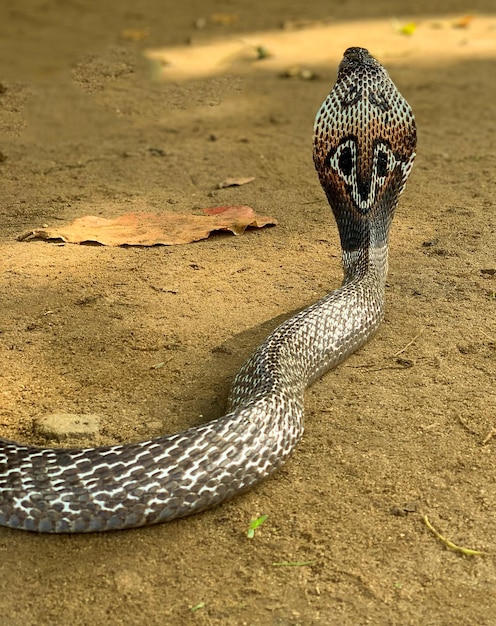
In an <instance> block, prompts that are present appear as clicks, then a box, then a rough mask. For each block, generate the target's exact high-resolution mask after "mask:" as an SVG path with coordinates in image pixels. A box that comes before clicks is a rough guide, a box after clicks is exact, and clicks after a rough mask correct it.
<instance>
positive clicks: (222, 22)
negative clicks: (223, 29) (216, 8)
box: [210, 13, 239, 26]
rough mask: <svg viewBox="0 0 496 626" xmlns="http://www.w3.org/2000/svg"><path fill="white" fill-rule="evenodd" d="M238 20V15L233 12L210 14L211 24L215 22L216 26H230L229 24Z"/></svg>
mask: <svg viewBox="0 0 496 626" xmlns="http://www.w3.org/2000/svg"><path fill="white" fill-rule="evenodd" d="M238 20H239V16H238V15H234V14H233V13H213V14H212V15H211V16H210V21H211V22H212V24H217V26H230V25H231V24H235V23H236V22H237V21H238Z"/></svg>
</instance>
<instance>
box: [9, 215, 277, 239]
mask: <svg viewBox="0 0 496 626" xmlns="http://www.w3.org/2000/svg"><path fill="white" fill-rule="evenodd" d="M203 211H204V213H205V215H184V214H180V213H161V214H157V213H126V214H124V215H121V216H119V217H116V218H113V219H107V218H104V217H94V216H92V215H87V216H85V217H80V218H78V219H76V220H74V222H72V224H68V225H67V226H60V227H57V228H40V229H36V230H31V231H29V232H27V233H24V234H22V235H20V236H19V237H18V240H19V241H32V240H35V239H38V240H39V239H42V240H45V241H52V242H56V241H64V242H67V243H99V244H102V245H105V246H125V245H127V246H154V245H164V246H172V245H176V244H183V243H191V242H193V241H198V240H200V239H206V238H207V237H208V236H209V235H210V233H212V232H214V231H216V230H227V231H230V232H232V233H234V234H235V235H241V234H242V233H243V232H244V231H245V230H246V229H247V228H248V227H249V226H250V227H253V228H262V227H263V226H267V225H272V224H277V221H276V220H275V219H274V218H272V217H268V216H263V215H257V214H256V213H255V212H254V211H253V209H252V208H250V207H249V206H220V207H213V208H211V209H203Z"/></svg>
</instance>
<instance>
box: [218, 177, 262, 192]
mask: <svg viewBox="0 0 496 626" xmlns="http://www.w3.org/2000/svg"><path fill="white" fill-rule="evenodd" d="M253 180H255V176H245V177H243V176H241V177H238V178H226V180H224V181H223V182H222V183H219V184H218V185H217V188H218V189H225V188H226V187H240V186H241V185H246V183H251V182H252V181H253Z"/></svg>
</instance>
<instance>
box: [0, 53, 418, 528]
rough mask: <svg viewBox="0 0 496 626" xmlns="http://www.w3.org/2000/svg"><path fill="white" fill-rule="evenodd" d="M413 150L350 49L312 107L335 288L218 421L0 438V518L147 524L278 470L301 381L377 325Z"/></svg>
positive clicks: (242, 380)
mask: <svg viewBox="0 0 496 626" xmlns="http://www.w3.org/2000/svg"><path fill="white" fill-rule="evenodd" d="M415 146H416V127H415V121H414V118H413V114H412V111H411V109H410V107H409V105H408V103H407V102H406V101H405V100H404V98H403V97H402V96H401V94H400V93H399V92H398V90H397V88H396V86H395V85H394V83H393V82H392V80H391V79H390V78H389V75H388V73H387V72H386V70H385V69H384V68H383V66H382V65H381V64H380V63H379V62H378V61H377V60H376V59H375V58H373V57H372V56H371V55H370V54H369V52H368V51H367V50H365V49H364V48H349V49H348V50H346V52H345V54H344V57H343V60H342V61H341V63H340V65H339V69H338V75H337V80H336V83H335V85H334V87H333V89H332V90H331V92H330V94H329V95H328V96H327V98H326V99H325V101H324V102H323V104H322V106H321V108H320V110H319V111H318V113H317V117H316V120H315V127H314V152H313V154H314V163H315V167H316V169H317V172H318V176H319V179H320V183H321V185H322V187H323V189H324V191H325V193H326V196H327V199H328V201H329V204H330V206H331V208H332V211H333V213H334V217H335V219H336V222H337V226H338V229H339V235H340V240H341V246H342V259H343V266H344V280H343V283H342V285H341V287H340V288H338V289H336V290H335V291H333V292H331V293H329V294H328V295H326V296H325V297H323V298H322V299H321V300H319V301H318V302H316V303H315V304H313V305H311V306H310V307H308V308H307V309H305V310H303V311H301V312H300V313H298V314H297V315H295V316H294V317H291V318H290V319H288V320H287V321H286V322H284V323H283V324H281V325H280V326H279V327H278V328H276V330H275V331H273V332H272V333H271V334H270V335H269V337H268V338H267V339H266V340H265V341H264V342H263V343H262V344H261V345H260V346H259V347H258V348H257V349H256V350H255V352H254V354H253V355H252V356H251V358H249V359H248V361H247V362H246V363H245V364H244V365H243V367H242V368H241V370H240V371H239V372H238V374H237V375H236V377H235V380H234V382H233V385H232V389H231V392H230V397H229V401H228V412H227V413H226V415H224V416H223V417H220V418H219V419H216V420H213V421H211V422H209V423H207V424H204V425H201V426H198V427H194V428H190V429H189V430H186V431H184V432H181V433H178V434H173V435H166V436H162V437H157V438H155V439H151V440H149V441H143V442H139V443H131V444H128V445H117V446H108V447H98V448H87V449H57V448H54V449H52V448H35V447H29V446H24V445H20V444H18V443H15V442H11V441H7V440H0V525H3V526H9V527H11V528H19V529H23V530H28V531H37V532H42V533H82V532H94V531H106V530H114V529H122V528H132V527H137V526H145V525H149V524H157V523H160V522H165V521H168V520H172V519H175V518H178V517H183V516H186V515H190V514H192V513H196V512H199V511H202V510H204V509H207V508H209V507H211V506H213V505H215V504H218V503H220V502H223V501H225V500H227V499H228V498H231V497H233V496H234V495H236V494H238V493H240V492H244V491H246V490H247V489H249V488H250V487H252V486H253V485H255V484H256V483H258V482H260V481H261V480H262V479H264V478H266V477H267V476H269V475H270V474H272V473H273V472H274V471H275V470H276V469H277V468H279V467H280V466H281V465H282V464H283V463H284V462H285V461H286V459H287V458H288V456H289V455H290V454H291V452H292V451H293V449H294V447H295V446H296V444H297V443H298V441H299V440H300V438H301V436H302V434H303V398H304V392H305V389H306V387H307V386H308V385H309V384H311V383H312V382H313V381H315V380H316V379H317V378H319V377H320V376H321V375H322V374H323V373H324V372H326V371H327V370H329V369H330V368H332V367H334V366H335V365H337V364H338V363H340V362H341V361H343V360H344V359H345V358H346V357H347V356H348V355H349V354H351V353H352V352H353V351H354V350H356V349H357V348H359V347H360V346H361V345H363V344H364V343H365V342H366V341H367V340H368V339H369V337H370V336H371V335H372V334H373V333H374V332H375V330H376V329H377V327H378V326H379V324H380V322H381V320H382V317H383V310H384V291H385V279H386V273H387V255H388V235H389V229H390V225H391V220H392V218H393V214H394V210H395V208H396V205H397V202H398V198H399V196H400V194H401V192H402V191H403V189H404V186H405V183H406V179H407V177H408V175H409V173H410V170H411V168H412V164H413V159H414V156H415Z"/></svg>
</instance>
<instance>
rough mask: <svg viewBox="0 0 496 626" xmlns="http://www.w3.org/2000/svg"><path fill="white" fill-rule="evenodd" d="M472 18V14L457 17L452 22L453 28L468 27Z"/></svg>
mask: <svg viewBox="0 0 496 626" xmlns="http://www.w3.org/2000/svg"><path fill="white" fill-rule="evenodd" d="M473 19H474V16H473V15H464V16H463V17H460V18H458V19H457V20H455V21H454V22H453V24H452V26H453V28H468V27H469V26H470V24H471V23H472V20H473Z"/></svg>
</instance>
